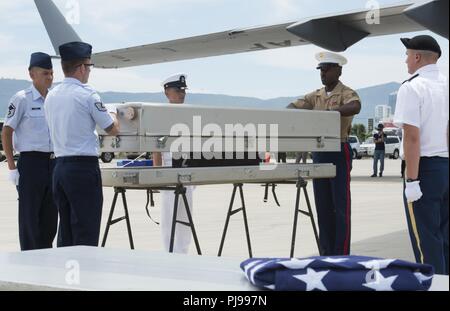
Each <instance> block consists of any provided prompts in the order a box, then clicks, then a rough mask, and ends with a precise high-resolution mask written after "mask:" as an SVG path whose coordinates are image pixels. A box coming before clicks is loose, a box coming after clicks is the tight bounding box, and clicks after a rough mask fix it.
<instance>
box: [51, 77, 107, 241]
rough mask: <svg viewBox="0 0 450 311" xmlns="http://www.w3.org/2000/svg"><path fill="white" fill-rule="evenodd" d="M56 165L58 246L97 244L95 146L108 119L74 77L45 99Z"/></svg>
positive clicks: (90, 91) (98, 186)
mask: <svg viewBox="0 0 450 311" xmlns="http://www.w3.org/2000/svg"><path fill="white" fill-rule="evenodd" d="M45 113H46V118H47V121H48V124H49V128H50V134H51V138H52V141H53V144H54V150H55V155H56V158H57V163H56V167H55V173H54V179H53V193H54V199H55V203H56V205H57V206H58V211H59V214H60V225H59V232H58V247H66V246H74V245H87V246H98V242H99V236H100V224H101V215H102V206H103V193H102V181H101V173H100V168H99V163H98V154H99V142H98V135H97V133H96V130H95V129H96V125H98V126H99V127H101V128H103V129H107V128H109V127H110V126H111V125H112V124H113V122H114V121H113V118H112V117H111V115H110V114H109V113H108V111H107V109H106V108H105V106H104V105H103V103H102V101H101V99H100V96H99V95H98V94H97V93H96V92H95V91H94V90H93V89H92V88H91V87H89V86H88V85H86V84H83V83H81V82H80V81H78V80H77V79H73V78H66V79H65V80H64V81H63V82H62V83H61V84H60V85H58V86H57V87H55V88H54V89H53V90H52V91H51V92H50V93H49V94H48V96H47V99H46V101H45Z"/></svg>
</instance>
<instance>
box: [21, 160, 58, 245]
mask: <svg viewBox="0 0 450 311" xmlns="http://www.w3.org/2000/svg"><path fill="white" fill-rule="evenodd" d="M50 158H51V154H50V153H41V152H24V153H21V154H20V157H19V161H18V163H17V168H18V170H19V174H20V179H19V186H18V191H19V239H20V248H21V249H22V250H23V251H29V250H35V249H46V248H52V244H53V240H54V238H55V235H56V229H57V224H58V211H57V208H56V206H55V204H54V202H53V197H52V175H53V169H54V166H55V160H52V159H50Z"/></svg>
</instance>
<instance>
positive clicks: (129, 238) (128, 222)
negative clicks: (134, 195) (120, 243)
mask: <svg viewBox="0 0 450 311" xmlns="http://www.w3.org/2000/svg"><path fill="white" fill-rule="evenodd" d="M122 202H123V209H124V210H125V221H126V223H127V230H128V240H129V241H130V248H131V249H134V242H133V234H132V233H131V223H130V215H129V214H128V205H127V198H126V196H125V190H124V191H123V192H122Z"/></svg>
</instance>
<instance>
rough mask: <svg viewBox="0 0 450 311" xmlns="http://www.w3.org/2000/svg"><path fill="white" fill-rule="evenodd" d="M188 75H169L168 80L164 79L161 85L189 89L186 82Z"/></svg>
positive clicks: (165, 87)
mask: <svg viewBox="0 0 450 311" xmlns="http://www.w3.org/2000/svg"><path fill="white" fill-rule="evenodd" d="M186 79H187V75H186V74H184V73H177V74H175V75H172V76H170V77H168V78H167V79H166V80H164V81H163V82H162V83H161V85H162V86H163V87H164V89H167V88H169V87H176V88H179V89H182V90H185V89H187V88H188V87H187V84H186Z"/></svg>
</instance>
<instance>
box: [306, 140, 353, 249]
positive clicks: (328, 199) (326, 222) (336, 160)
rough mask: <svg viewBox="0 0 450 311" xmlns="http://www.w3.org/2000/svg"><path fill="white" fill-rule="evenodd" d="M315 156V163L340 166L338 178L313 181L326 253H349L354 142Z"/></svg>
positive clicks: (337, 169) (338, 167) (322, 246)
mask: <svg viewBox="0 0 450 311" xmlns="http://www.w3.org/2000/svg"><path fill="white" fill-rule="evenodd" d="M313 160H314V163H332V164H334V165H335V166H336V178H333V179H315V180H314V182H313V183H314V197H315V201H316V209H317V220H318V224H319V231H320V234H319V237H320V245H321V248H322V255H324V256H339V255H349V254H350V237H351V221H350V220H351V193H350V172H351V170H352V151H351V147H350V144H348V143H343V144H342V145H341V151H340V152H326V153H325V152H323V153H314V154H313Z"/></svg>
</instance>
